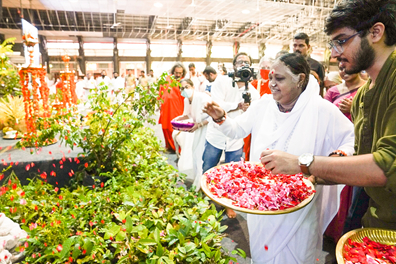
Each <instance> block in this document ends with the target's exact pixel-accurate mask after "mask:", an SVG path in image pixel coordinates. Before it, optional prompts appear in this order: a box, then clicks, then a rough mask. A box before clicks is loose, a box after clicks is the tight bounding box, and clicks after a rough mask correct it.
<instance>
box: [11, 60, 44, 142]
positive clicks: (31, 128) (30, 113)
mask: <svg viewBox="0 0 396 264" xmlns="http://www.w3.org/2000/svg"><path fill="white" fill-rule="evenodd" d="M45 75H46V72H45V69H44V68H30V67H28V68H22V69H21V70H20V71H19V76H20V82H21V86H22V95H23V101H24V106H25V113H26V114H25V122H26V127H27V135H26V138H27V140H29V139H31V138H32V136H33V135H35V134H36V121H37V117H38V116H39V115H40V113H39V109H40V105H39V103H40V101H41V102H42V104H43V114H42V116H43V117H49V116H50V113H49V107H48V94H49V89H48V86H47V83H46V82H45ZM37 79H39V80H40V83H38V82H37ZM30 80H31V88H32V89H31V90H30V89H29V83H30ZM45 126H48V124H47V123H46V124H45Z"/></svg>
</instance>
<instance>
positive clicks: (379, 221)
mask: <svg viewBox="0 0 396 264" xmlns="http://www.w3.org/2000/svg"><path fill="white" fill-rule="evenodd" d="M370 83H371V79H369V80H368V82H367V83H366V84H365V85H364V86H362V88H360V89H359V91H358V92H357V94H356V96H355V98H354V101H353V105H352V118H353V122H354V124H355V151H356V154H358V155H359V154H368V153H372V154H373V155H374V160H375V162H376V163H377V165H378V166H379V167H380V168H381V169H382V170H383V171H384V174H385V175H386V177H387V178H388V179H387V183H386V186H385V187H366V188H365V190H366V192H367V194H368V195H369V196H370V202H369V208H368V210H367V212H366V214H365V215H364V217H363V220H362V224H363V226H364V227H378V228H386V229H394V230H396V51H395V52H393V53H392V54H391V55H390V56H389V58H388V59H387V61H386V62H385V64H384V66H383V67H382V69H381V71H380V72H379V74H378V77H377V80H376V83H375V85H374V87H373V88H371V89H369V85H370Z"/></svg>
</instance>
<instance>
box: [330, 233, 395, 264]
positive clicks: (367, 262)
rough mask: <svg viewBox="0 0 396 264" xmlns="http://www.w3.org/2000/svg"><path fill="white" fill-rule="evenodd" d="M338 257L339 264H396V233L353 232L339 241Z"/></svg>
mask: <svg viewBox="0 0 396 264" xmlns="http://www.w3.org/2000/svg"><path fill="white" fill-rule="evenodd" d="M336 257H337V263H338V264H355V263H359V264H389V263H391V264H396V231H394V230H387V229H379V228H360V229H355V230H352V231H350V232H348V233H346V234H345V235H343V236H342V237H341V238H340V240H338V243H337V247H336Z"/></svg>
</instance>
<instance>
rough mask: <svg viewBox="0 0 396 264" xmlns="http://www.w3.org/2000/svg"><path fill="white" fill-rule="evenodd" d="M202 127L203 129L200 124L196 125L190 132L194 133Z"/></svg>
mask: <svg viewBox="0 0 396 264" xmlns="http://www.w3.org/2000/svg"><path fill="white" fill-rule="evenodd" d="M200 127H201V125H200V123H195V124H194V126H193V127H192V128H191V129H190V130H188V132H190V133H193V132H195V130H197V129H198V128H200Z"/></svg>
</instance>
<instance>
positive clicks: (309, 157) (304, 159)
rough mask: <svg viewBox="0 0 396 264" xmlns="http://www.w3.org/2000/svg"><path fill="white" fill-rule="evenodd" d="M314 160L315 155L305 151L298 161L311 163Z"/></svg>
mask: <svg viewBox="0 0 396 264" xmlns="http://www.w3.org/2000/svg"><path fill="white" fill-rule="evenodd" d="M312 160H313V155H312V154H311V153H304V154H302V155H301V156H300V157H299V158H298V161H299V162H300V164H309V163H311V162H312Z"/></svg>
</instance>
